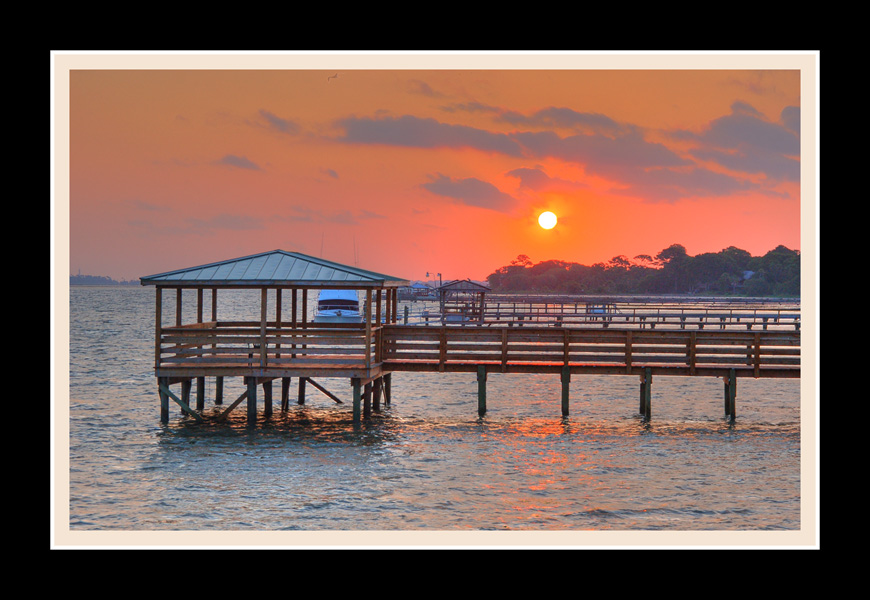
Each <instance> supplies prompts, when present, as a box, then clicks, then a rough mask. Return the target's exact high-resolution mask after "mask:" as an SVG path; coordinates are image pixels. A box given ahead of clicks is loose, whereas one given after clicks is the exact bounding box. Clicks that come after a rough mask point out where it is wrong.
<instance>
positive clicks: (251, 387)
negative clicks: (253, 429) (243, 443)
mask: <svg viewBox="0 0 870 600" xmlns="http://www.w3.org/2000/svg"><path fill="white" fill-rule="evenodd" d="M245 379H246V380H247V384H248V425H255V424H256V423H257V378H256V377H245Z"/></svg>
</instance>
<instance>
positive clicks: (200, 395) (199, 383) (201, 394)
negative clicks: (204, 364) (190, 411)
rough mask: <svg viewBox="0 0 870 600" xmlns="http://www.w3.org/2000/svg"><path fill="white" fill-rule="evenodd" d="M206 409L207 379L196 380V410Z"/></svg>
mask: <svg viewBox="0 0 870 600" xmlns="http://www.w3.org/2000/svg"><path fill="white" fill-rule="evenodd" d="M204 408H205V377H197V378H196V410H203V409H204Z"/></svg>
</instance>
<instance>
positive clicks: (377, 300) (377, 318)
mask: <svg viewBox="0 0 870 600" xmlns="http://www.w3.org/2000/svg"><path fill="white" fill-rule="evenodd" d="M382 295H383V290H381V289H379V290H378V291H377V292H375V323H377V324H378V327H380V326H381V296H382Z"/></svg>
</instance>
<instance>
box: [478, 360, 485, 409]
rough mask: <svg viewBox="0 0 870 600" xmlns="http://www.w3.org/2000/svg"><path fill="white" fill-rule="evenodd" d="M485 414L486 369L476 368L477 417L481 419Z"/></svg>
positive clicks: (483, 367)
mask: <svg viewBox="0 0 870 600" xmlns="http://www.w3.org/2000/svg"><path fill="white" fill-rule="evenodd" d="M485 414H486V367H485V366H483V365H478V367H477V415H478V416H479V417H482V416H483V415H485Z"/></svg>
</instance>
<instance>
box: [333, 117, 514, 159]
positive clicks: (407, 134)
mask: <svg viewBox="0 0 870 600" xmlns="http://www.w3.org/2000/svg"><path fill="white" fill-rule="evenodd" d="M338 124H339V125H340V126H341V127H342V128H344V130H345V135H344V137H343V138H341V141H343V142H347V143H352V144H386V145H391V146H403V147H411V148H475V149H477V150H481V151H484V152H497V153H500V154H505V155H507V156H520V155H521V147H520V145H519V144H518V143H517V142H516V140H513V139H511V138H510V137H508V136H507V135H505V134H503V133H492V132H489V131H486V130H484V129H478V128H475V127H468V126H465V125H450V124H448V123H440V122H438V121H436V120H435V119H431V118H427V119H421V118H418V117H414V116H411V115H405V116H402V117H398V118H395V117H384V118H380V119H370V118H357V117H350V118H347V119H343V120H341V121H340V122H339V123H338Z"/></svg>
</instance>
